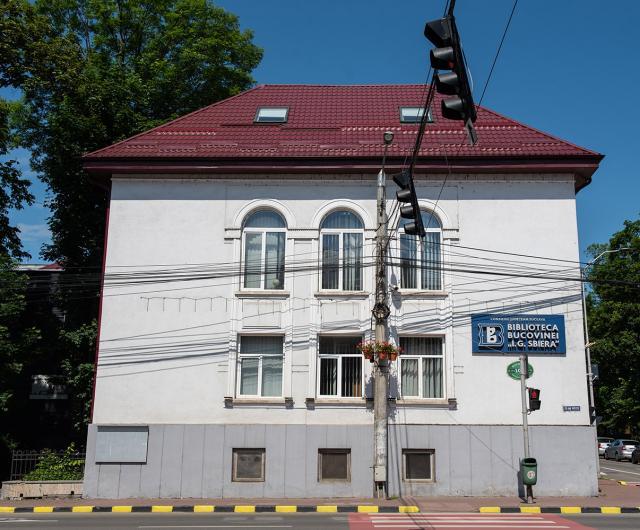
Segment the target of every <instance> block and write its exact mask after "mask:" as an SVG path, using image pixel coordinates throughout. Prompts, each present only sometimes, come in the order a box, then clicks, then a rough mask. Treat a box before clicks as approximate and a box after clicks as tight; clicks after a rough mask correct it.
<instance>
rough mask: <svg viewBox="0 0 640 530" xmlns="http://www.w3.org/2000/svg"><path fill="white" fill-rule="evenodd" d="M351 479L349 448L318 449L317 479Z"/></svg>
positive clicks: (347, 480) (346, 480) (348, 480)
mask: <svg viewBox="0 0 640 530" xmlns="http://www.w3.org/2000/svg"><path fill="white" fill-rule="evenodd" d="M327 480H330V481H334V480H339V481H345V482H350V481H351V449H318V481H319V482H320V481H327Z"/></svg>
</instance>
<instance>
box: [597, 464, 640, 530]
mask: <svg viewBox="0 0 640 530" xmlns="http://www.w3.org/2000/svg"><path fill="white" fill-rule="evenodd" d="M600 472H601V473H606V475H603V477H605V478H610V479H612V480H626V481H627V482H640V465H638V464H632V463H631V462H628V461H626V460H623V461H621V462H616V461H615V460H605V459H604V458H601V459H600ZM638 528H640V526H639V527H638Z"/></svg>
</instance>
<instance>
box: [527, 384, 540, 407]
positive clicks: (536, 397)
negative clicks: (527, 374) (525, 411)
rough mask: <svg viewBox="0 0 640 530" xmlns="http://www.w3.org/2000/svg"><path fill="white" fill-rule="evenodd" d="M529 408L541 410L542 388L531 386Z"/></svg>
mask: <svg viewBox="0 0 640 530" xmlns="http://www.w3.org/2000/svg"><path fill="white" fill-rule="evenodd" d="M528 390H529V410H530V411H533V410H539V409H540V389H539V388H529V389H528Z"/></svg>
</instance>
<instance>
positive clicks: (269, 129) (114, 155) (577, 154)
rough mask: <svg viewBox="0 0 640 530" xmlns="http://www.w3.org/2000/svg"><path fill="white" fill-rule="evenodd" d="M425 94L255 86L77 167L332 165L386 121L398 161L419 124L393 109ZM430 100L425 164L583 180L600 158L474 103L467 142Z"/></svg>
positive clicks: (355, 154) (376, 145)
mask: <svg viewBox="0 0 640 530" xmlns="http://www.w3.org/2000/svg"><path fill="white" fill-rule="evenodd" d="M425 94H426V91H425V86H424V85H362V86H324V85H322V86H316V85H262V86H258V87H256V88H253V89H250V90H248V91H246V92H243V93H241V94H238V95H237V96H234V97H231V98H229V99H226V100H223V101H220V102H218V103H215V104H213V105H210V106H208V107H205V108H203V109H200V110H198V111H196V112H193V113H191V114H188V115H186V116H183V117H181V118H178V119H176V120H174V121H171V122H169V123H166V124H164V125H161V126H159V127H156V128H155V129H152V130H150V131H147V132H144V133H142V134H139V135H137V136H134V137H133V138H129V139H127V140H124V141H122V142H119V143H117V144H114V145H111V146H109V147H106V148H104V149H101V150H99V151H95V152H93V153H91V154H89V155H86V156H85V159H84V160H85V167H86V168H87V169H88V170H89V171H90V172H94V173H100V172H102V173H105V172H108V173H110V172H112V171H110V170H109V167H111V168H112V170H113V172H117V171H118V170H119V171H124V170H125V168H126V167H129V166H126V165H123V161H125V160H127V161H129V162H131V163H132V164H133V165H132V166H131V167H134V166H136V165H137V166H138V167H141V166H140V164H144V167H146V168H147V169H148V170H151V168H152V166H156V167H157V168H159V167H160V166H162V167H168V165H167V164H169V165H171V164H174V165H175V163H176V161H177V160H182V161H183V162H187V161H188V162H187V165H191V166H193V167H199V166H201V167H202V168H205V167H209V168H212V167H214V166H215V167H216V168H220V167H222V166H234V165H236V166H237V165H238V164H240V163H241V161H245V162H246V163H247V167H249V166H257V165H258V164H257V162H256V161H257V160H258V159H261V160H268V164H267V165H274V164H276V165H277V164H279V163H281V162H283V161H285V160H286V161H288V162H289V163H294V164H295V163H298V164H300V163H301V162H302V166H304V165H305V164H304V160H305V159H306V160H311V159H314V160H322V162H321V164H323V165H324V166H335V168H336V169H338V168H340V167H345V165H350V166H358V164H359V162H358V161H363V160H365V159H366V160H369V159H379V158H380V157H381V155H382V151H383V145H382V132H383V131H386V130H391V131H394V132H395V139H394V142H393V144H392V145H391V146H390V147H389V153H388V156H389V159H390V160H391V161H393V159H394V158H395V159H396V160H400V159H401V158H402V159H404V158H405V157H406V156H407V155H408V154H410V153H411V152H412V150H413V145H414V142H415V138H416V133H417V130H418V125H417V124H401V123H400V112H399V109H400V107H421V106H422V105H423V102H424V97H425ZM261 106H271V107H288V108H289V115H288V121H287V122H286V123H280V124H265V123H254V118H255V115H256V111H257V109H258V107H261ZM433 107H434V109H433V112H434V115H435V116H434V117H435V123H431V124H429V125H428V126H427V128H426V131H425V135H424V139H423V141H422V146H421V149H420V153H419V154H420V157H424V162H425V163H426V164H427V165H429V162H428V161H429V160H443V159H452V160H453V159H454V158H457V159H458V160H459V161H461V162H462V163H463V164H465V165H466V167H475V166H482V165H491V166H494V167H498V166H501V165H503V164H505V163H506V161H507V160H509V161H510V163H511V164H513V163H514V162H515V163H516V165H520V166H522V165H523V164H524V165H525V166H528V164H530V163H535V162H536V161H540V162H541V161H547V162H548V161H555V162H554V163H551V166H553V167H556V166H557V165H558V161H564V162H568V161H571V164H570V165H572V167H573V166H575V167H576V168H579V167H582V170H581V171H582V172H583V176H584V177H585V178H586V179H588V178H589V177H590V175H591V174H592V173H593V171H595V169H596V168H597V163H598V162H599V161H600V159H601V158H602V156H601V155H599V154H598V153H596V152H594V151H590V150H588V149H584V148H582V147H578V146H576V145H574V144H571V143H569V142H567V141H564V140H561V139H558V138H556V137H554V136H551V135H549V134H546V133H543V132H541V131H538V130H536V129H533V128H531V127H528V126H526V125H524V124H522V123H519V122H517V121H515V120H512V119H509V118H506V117H504V116H501V115H500V114H497V113H495V112H493V111H491V110H488V109H485V108H479V109H478V120H477V122H476V124H475V127H476V130H477V133H478V143H477V144H476V145H475V146H473V147H471V146H469V145H468V144H467V137H466V132H465V129H464V127H463V126H462V124H461V123H460V122H454V121H451V120H446V119H444V118H442V116H441V114H440V96H439V95H437V96H436V102H435V104H434V106H433ZM456 155H457V157H456ZM465 160H466V162H463V161H465ZM489 160H491V162H489ZM472 161H473V162H472ZM213 162H215V164H213ZM554 164H555V165H554ZM259 165H261V166H263V167H265V164H264V163H262V164H259ZM560 166H562V164H560ZM560 166H558V167H560ZM587 166H589V167H588V168H587ZM181 167H187V166H186V165H185V163H183V164H182V165H181ZM118 168H119V169H118Z"/></svg>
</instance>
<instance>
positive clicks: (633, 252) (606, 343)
mask: <svg viewBox="0 0 640 530" xmlns="http://www.w3.org/2000/svg"><path fill="white" fill-rule="evenodd" d="M612 250H613V251H615V252H608V253H606V254H603V255H602V256H601V257H600V258H599V259H598V260H597V261H596V262H595V264H594V265H593V267H592V268H591V269H590V270H588V271H587V272H588V280H589V281H591V282H592V283H591V288H592V292H591V293H590V294H589V297H588V300H587V302H588V304H587V307H588V312H589V319H588V321H589V339H590V340H591V341H592V343H593V346H592V348H591V354H592V358H593V361H594V362H595V363H598V366H599V371H600V379H599V382H598V383H596V408H597V410H598V415H600V416H602V418H603V420H602V423H601V425H602V427H603V428H604V429H605V430H606V431H607V432H609V433H611V434H613V435H618V434H623V433H627V434H632V435H634V436H638V435H640V219H638V220H636V221H625V223H624V228H623V229H622V230H621V231H619V232H616V233H615V234H613V236H612V237H611V239H610V240H609V242H608V243H607V244H606V245H592V246H591V247H589V253H590V254H591V255H592V256H593V257H594V258H595V257H596V256H599V255H600V254H601V253H603V252H605V251H612ZM611 280H615V281H614V282H610V281H611ZM608 282H609V283H608ZM616 282H619V283H616Z"/></svg>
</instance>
